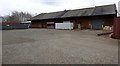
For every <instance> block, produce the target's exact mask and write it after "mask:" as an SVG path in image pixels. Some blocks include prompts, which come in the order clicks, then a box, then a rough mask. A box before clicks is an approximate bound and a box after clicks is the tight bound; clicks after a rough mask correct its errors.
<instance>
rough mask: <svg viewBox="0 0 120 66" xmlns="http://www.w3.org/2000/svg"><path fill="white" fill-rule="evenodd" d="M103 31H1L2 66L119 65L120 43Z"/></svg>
mask: <svg viewBox="0 0 120 66" xmlns="http://www.w3.org/2000/svg"><path fill="white" fill-rule="evenodd" d="M101 32H102V31H100V30H96V31H94V30H51V29H25V30H3V31H2V58H3V59H2V63H3V64H118V40H117V39H112V38H109V37H108V36H97V33H101Z"/></svg>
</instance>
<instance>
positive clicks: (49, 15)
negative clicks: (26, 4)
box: [31, 11, 66, 20]
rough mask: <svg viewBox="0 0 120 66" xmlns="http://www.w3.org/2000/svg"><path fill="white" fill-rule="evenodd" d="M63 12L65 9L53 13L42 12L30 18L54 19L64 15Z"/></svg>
mask: <svg viewBox="0 0 120 66" xmlns="http://www.w3.org/2000/svg"><path fill="white" fill-rule="evenodd" d="M64 13H66V11H61V12H54V13H42V14H39V15H37V16H35V17H33V18H31V19H32V20H36V19H54V18H60V17H61V16H62V15H64Z"/></svg>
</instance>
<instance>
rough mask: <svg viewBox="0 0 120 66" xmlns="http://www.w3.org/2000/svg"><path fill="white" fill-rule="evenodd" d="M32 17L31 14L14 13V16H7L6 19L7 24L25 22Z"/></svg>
mask: <svg viewBox="0 0 120 66" xmlns="http://www.w3.org/2000/svg"><path fill="white" fill-rule="evenodd" d="M31 17H32V15H31V14H29V13H26V12H18V11H13V12H12V14H11V15H7V16H6V17H5V19H6V22H25V21H27V20H28V19H29V18H31Z"/></svg>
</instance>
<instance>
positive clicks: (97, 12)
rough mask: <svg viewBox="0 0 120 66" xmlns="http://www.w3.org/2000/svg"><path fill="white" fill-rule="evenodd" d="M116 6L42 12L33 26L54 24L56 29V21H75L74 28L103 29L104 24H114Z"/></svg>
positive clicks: (33, 20)
mask: <svg viewBox="0 0 120 66" xmlns="http://www.w3.org/2000/svg"><path fill="white" fill-rule="evenodd" d="M116 10H117V9H116V6H115V4H113V5H104V6H96V7H93V8H84V9H77V10H65V11H60V12H53V13H42V14H39V15H37V16H35V17H33V18H31V19H30V20H29V21H31V25H32V28H48V27H50V26H52V27H53V28H54V29H55V24H56V23H64V22H70V23H73V24H74V26H73V28H74V29H78V28H81V29H103V27H104V26H111V27H112V26H113V24H114V17H115V16H116V14H117V13H116Z"/></svg>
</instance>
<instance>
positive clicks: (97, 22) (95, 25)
mask: <svg viewBox="0 0 120 66" xmlns="http://www.w3.org/2000/svg"><path fill="white" fill-rule="evenodd" d="M102 25H103V19H101V18H96V19H92V29H95V30H100V29H102Z"/></svg>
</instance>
